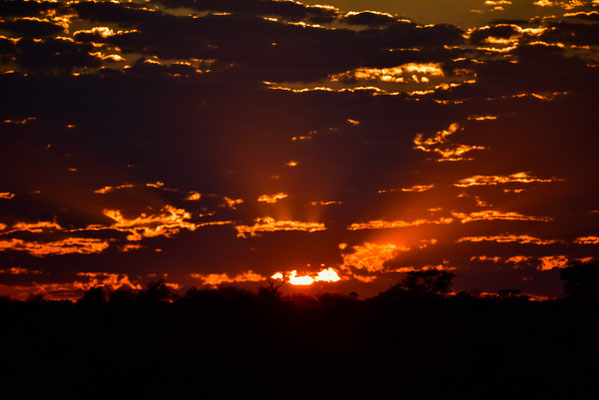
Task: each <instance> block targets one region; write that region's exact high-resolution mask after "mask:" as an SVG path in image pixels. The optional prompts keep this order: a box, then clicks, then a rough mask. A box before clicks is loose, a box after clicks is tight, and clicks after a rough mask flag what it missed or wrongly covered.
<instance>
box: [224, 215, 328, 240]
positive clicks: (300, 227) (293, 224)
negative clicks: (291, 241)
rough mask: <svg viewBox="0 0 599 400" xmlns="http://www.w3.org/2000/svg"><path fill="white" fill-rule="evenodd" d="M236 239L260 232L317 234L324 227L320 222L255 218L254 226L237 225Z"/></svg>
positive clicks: (324, 228)
mask: <svg viewBox="0 0 599 400" xmlns="http://www.w3.org/2000/svg"><path fill="white" fill-rule="evenodd" d="M235 229H237V232H238V233H237V237H242V238H245V237H247V236H246V235H247V234H248V233H249V234H250V236H257V234H258V233H260V232H276V231H306V232H310V233H312V232H317V231H324V230H326V227H325V225H324V224H323V223H320V222H300V221H277V220H275V219H274V218H272V217H264V218H256V220H255V224H254V225H252V226H249V225H237V226H235Z"/></svg>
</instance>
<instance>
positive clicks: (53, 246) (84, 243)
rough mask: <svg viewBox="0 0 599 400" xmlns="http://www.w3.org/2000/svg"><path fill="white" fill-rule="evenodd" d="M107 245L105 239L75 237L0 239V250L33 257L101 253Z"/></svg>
mask: <svg viewBox="0 0 599 400" xmlns="http://www.w3.org/2000/svg"><path fill="white" fill-rule="evenodd" d="M108 246H109V243H108V241H106V240H102V239H91V238H77V237H70V238H66V239H63V240H57V241H53V242H37V241H25V240H22V239H10V240H0V252H2V251H25V252H27V253H29V254H31V255H32V256H34V257H45V256H55V255H64V254H94V253H101V252H103V251H104V250H106V249H107V248H108Z"/></svg>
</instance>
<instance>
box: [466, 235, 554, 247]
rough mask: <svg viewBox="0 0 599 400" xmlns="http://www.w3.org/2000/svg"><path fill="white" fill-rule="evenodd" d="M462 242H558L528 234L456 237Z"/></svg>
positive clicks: (537, 243) (543, 243)
mask: <svg viewBox="0 0 599 400" xmlns="http://www.w3.org/2000/svg"><path fill="white" fill-rule="evenodd" d="M462 242H474V243H478V242H496V243H520V244H535V245H542V246H543V245H549V244H555V243H559V240H556V239H539V238H537V237H534V236H530V235H509V234H503V235H495V236H466V237H463V238H460V239H458V243H462Z"/></svg>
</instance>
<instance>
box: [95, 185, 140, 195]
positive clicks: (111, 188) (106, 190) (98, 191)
mask: <svg viewBox="0 0 599 400" xmlns="http://www.w3.org/2000/svg"><path fill="white" fill-rule="evenodd" d="M132 187H135V185H133V184H130V183H125V184H123V185H119V186H104V187H103V188H101V189H96V190H94V193H96V194H107V193H112V192H114V191H116V190H120V189H130V188H132Z"/></svg>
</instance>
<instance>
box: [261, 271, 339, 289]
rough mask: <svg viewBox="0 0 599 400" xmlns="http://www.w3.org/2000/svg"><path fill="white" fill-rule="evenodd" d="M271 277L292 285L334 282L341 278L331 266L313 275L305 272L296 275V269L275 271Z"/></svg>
mask: <svg viewBox="0 0 599 400" xmlns="http://www.w3.org/2000/svg"><path fill="white" fill-rule="evenodd" d="M271 279H275V280H285V281H286V282H289V283H290V284H291V285H294V286H309V285H311V284H313V283H314V282H327V283H334V282H339V281H340V280H341V278H340V277H339V274H338V273H337V271H335V270H334V269H333V268H325V269H322V270H320V271H319V272H318V273H316V274H315V275H308V274H306V275H300V276H298V274H297V270H293V271H290V272H288V273H283V272H277V273H275V274H273V275H272V276H271Z"/></svg>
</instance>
